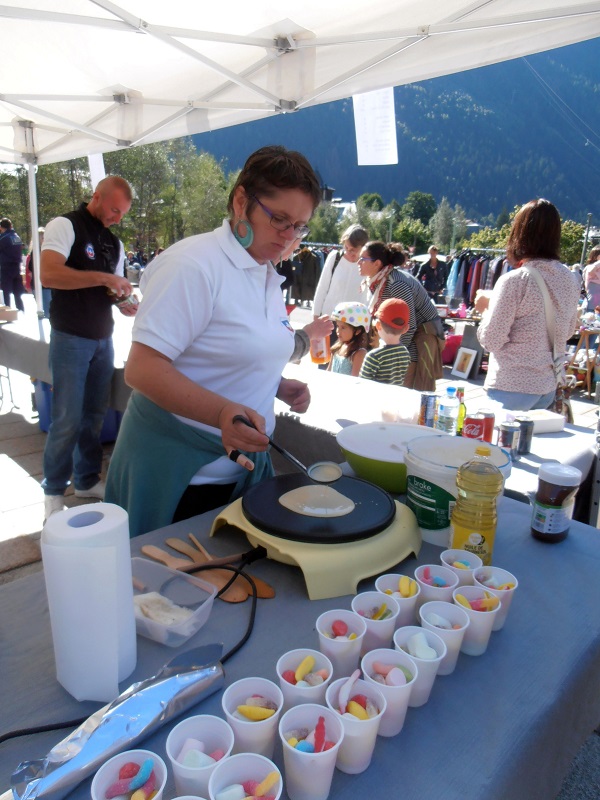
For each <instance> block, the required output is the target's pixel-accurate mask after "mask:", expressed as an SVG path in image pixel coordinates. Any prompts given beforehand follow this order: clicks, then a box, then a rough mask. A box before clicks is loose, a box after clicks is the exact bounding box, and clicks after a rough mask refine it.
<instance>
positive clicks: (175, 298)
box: [106, 146, 321, 536]
mask: <svg viewBox="0 0 600 800" xmlns="http://www.w3.org/2000/svg"><path fill="white" fill-rule="evenodd" d="M320 196H321V191H320V187H319V181H318V179H317V177H316V175H315V174H314V172H313V170H312V168H311V166H310V164H309V163H308V161H307V160H306V159H305V158H304V156H302V155H301V154H300V153H297V152H293V151H287V150H286V149H285V148H283V147H276V146H271V147H264V148H261V149H260V150H258V151H257V152H255V153H254V154H252V155H251V156H250V157H249V159H248V161H247V162H246V164H245V165H244V167H243V169H242V171H241V172H240V175H239V177H238V179H237V181H236V184H235V186H234V188H233V189H232V191H231V194H230V197H229V206H228V208H229V214H230V217H229V219H227V220H225V221H224V222H223V225H222V227H221V228H218V229H217V230H215V231H212V232H211V233H206V234H201V235H199V236H192V237H190V238H188V239H184V240H183V241H181V242H178V243H177V244H174V245H173V246H172V247H170V248H168V249H167V250H165V251H164V252H163V253H161V255H160V256H159V257H158V258H156V259H155V260H154V261H153V262H152V263H151V264H150V265H149V266H148V267H147V269H146V270H145V272H144V274H143V277H142V282H141V285H140V288H141V290H142V293H143V300H142V303H141V304H140V308H139V311H138V315H137V317H136V322H135V325H134V328H133V344H132V347H131V352H130V355H129V359H128V361H127V366H126V369H125V380H126V381H127V383H128V384H129V385H130V386H131V387H132V388H133V389H134V391H133V393H132V396H131V399H130V401H129V405H128V407H127V411H126V412H125V415H124V417H123V421H122V424H121V429H120V432H119V437H118V440H117V443H116V445H115V450H114V453H113V457H112V459H111V465H110V469H109V474H108V480H107V491H106V500H107V502H113V503H116V504H118V505H121V506H123V507H124V508H125V509H126V510H127V511H128V513H129V518H130V530H131V535H132V536H135V535H138V534H140V533H144V532H146V531H148V530H153V529H154V528H158V527H161V526H163V525H167V524H169V523H170V522H171V521H177V520H179V519H186V518H187V517H189V516H193V515H194V514H199V513H202V512H203V511H207V510H210V509H211V508H217V507H218V506H220V505H223V504H225V503H227V502H229V501H230V500H232V499H234V498H235V497H236V496H238V495H239V494H241V493H242V492H243V490H244V488H245V487H246V486H248V485H250V484H252V483H254V482H256V481H258V480H261V479H263V478H265V477H269V476H270V475H272V474H273V473H272V467H271V463H270V459H269V457H268V455H267V453H266V449H267V447H268V442H267V439H266V437H265V435H264V433H265V432H266V433H269V434H270V433H272V431H273V429H274V427H275V414H274V398H275V397H278V398H280V399H281V400H283V401H284V402H286V403H287V404H288V405H289V406H290V408H291V410H292V411H296V412H303V411H305V410H306V409H307V407H308V404H309V402H310V395H309V392H308V387H307V386H306V384H304V383H302V382H300V381H294V380H288V379H283V378H282V377H281V373H282V370H283V368H284V366H285V364H286V363H287V361H288V359H289V358H290V356H291V354H292V351H293V349H294V331H293V329H292V327H291V325H290V323H289V320H288V317H287V314H286V309H285V305H284V303H283V298H282V294H281V289H280V285H281V281H282V278H281V276H279V275H278V274H277V272H276V270H275V269H274V267H273V262H277V261H278V260H279V258H280V256H281V254H282V253H283V252H284V251H285V250H286V248H287V247H288V246H289V244H290V242H291V241H292V240H293V239H295V238H298V236H304V235H306V234H307V233H308V227H307V226H308V222H309V221H310V218H311V217H312V215H313V213H314V210H315V208H316V207H317V205H318V204H319V200H320ZM239 414H241V415H243V416H245V417H247V418H248V419H249V420H251V421H252V423H253V424H254V425H255V426H256V428H258V430H253V429H251V428H249V427H248V426H246V425H243V424H241V423H239V422H237V423H234V422H233V418H234V417H235V416H236V415H239ZM259 431H260V432H259ZM239 451H242V453H241V454H240V453H239ZM232 454H233V455H232ZM249 462H250V463H249ZM244 465H245V466H244ZM251 467H253V469H250V468H251Z"/></svg>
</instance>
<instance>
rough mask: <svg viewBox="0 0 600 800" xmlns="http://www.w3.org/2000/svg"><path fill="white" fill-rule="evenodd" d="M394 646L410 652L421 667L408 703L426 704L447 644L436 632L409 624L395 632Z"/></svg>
mask: <svg viewBox="0 0 600 800" xmlns="http://www.w3.org/2000/svg"><path fill="white" fill-rule="evenodd" d="M394 647H395V648H396V650H402V651H404V652H405V653H408V655H409V656H410V657H411V658H412V660H413V661H414V662H415V663H416V665H417V667H418V669H419V673H418V675H417V678H416V680H415V684H414V686H413V690H412V692H411V694H410V700H409V701H408V705H409V706H410V707H411V708H418V707H419V706H422V705H425V703H426V702H427V701H428V700H429V695H430V694H431V690H432V689H433V684H434V682H435V678H436V675H437V673H438V669H439V667H440V664H441V662H442V659H443V658H444V656H445V655H446V653H447V648H446V645H445V644H444V642H443V641H442V639H441V638H440V637H439V636H438V635H437V634H436V633H433V632H432V631H427V630H424V629H423V628H420V627H419V626H418V625H407V626H406V627H405V628H398V630H397V631H396V633H395V634H394Z"/></svg>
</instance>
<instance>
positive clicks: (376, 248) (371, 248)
mask: <svg viewBox="0 0 600 800" xmlns="http://www.w3.org/2000/svg"><path fill="white" fill-rule="evenodd" d="M365 248H366V250H367V253H368V254H369V258H374V259H375V260H376V261H381V263H382V264H383V266H384V267H387V266H390V265H391V266H392V267H401V266H402V264H404V262H405V261H406V253H405V252H404V245H403V244H401V243H400V242H392V244H386V243H385V242H378V241H377V242H367V243H366V245H365Z"/></svg>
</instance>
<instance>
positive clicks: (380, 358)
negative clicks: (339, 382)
mask: <svg viewBox="0 0 600 800" xmlns="http://www.w3.org/2000/svg"><path fill="white" fill-rule="evenodd" d="M408 324H409V310H408V305H407V304H406V303H405V302H404V300H400V299H398V298H396V297H391V298H389V299H388V300H384V301H383V303H382V304H381V305H380V306H379V308H378V309H377V311H376V312H375V320H374V327H375V330H376V331H377V333H378V334H379V339H380V341H382V342H383V344H381V345H380V346H379V347H377V348H375V349H374V350H371V351H370V352H369V353H367V355H366V356H365V360H364V361H363V363H362V366H361V368H360V377H361V378H369V380H372V381H378V382H379V383H389V384H393V385H394V386H402V384H403V383H404V376H405V375H406V370H407V369H408V367H409V364H410V355H409V353H408V350H407V349H406V347H404V345H403V344H400V338H401V337H402V335H403V334H404V333H406V331H407V330H408Z"/></svg>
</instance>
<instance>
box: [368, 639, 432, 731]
mask: <svg viewBox="0 0 600 800" xmlns="http://www.w3.org/2000/svg"><path fill="white" fill-rule="evenodd" d="M360 665H361V669H362V673H363V676H364V680H365V681H367V683H374V684H376V685H377V688H378V689H379V691H380V692H381V693H382V695H383V696H384V697H385V702H386V704H387V707H386V710H385V712H384V714H383V716H382V718H381V723H380V725H379V735H380V736H396V735H397V734H398V733H400V731H401V730H402V728H403V727H404V720H405V718H406V712H407V710H408V703H409V700H410V696H411V694H412V690H413V686H415V684H416V680H417V677H418V674H419V668H418V667H417V664H416V662H415V661H413V659H412V658H411V657H410V656H409V655H408V653H404V652H403V651H402V650H390V649H387V648H381V649H378V650H371V651H370V652H368V653H367V654H366V655H364V656H363V658H362V661H361V662H360Z"/></svg>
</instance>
